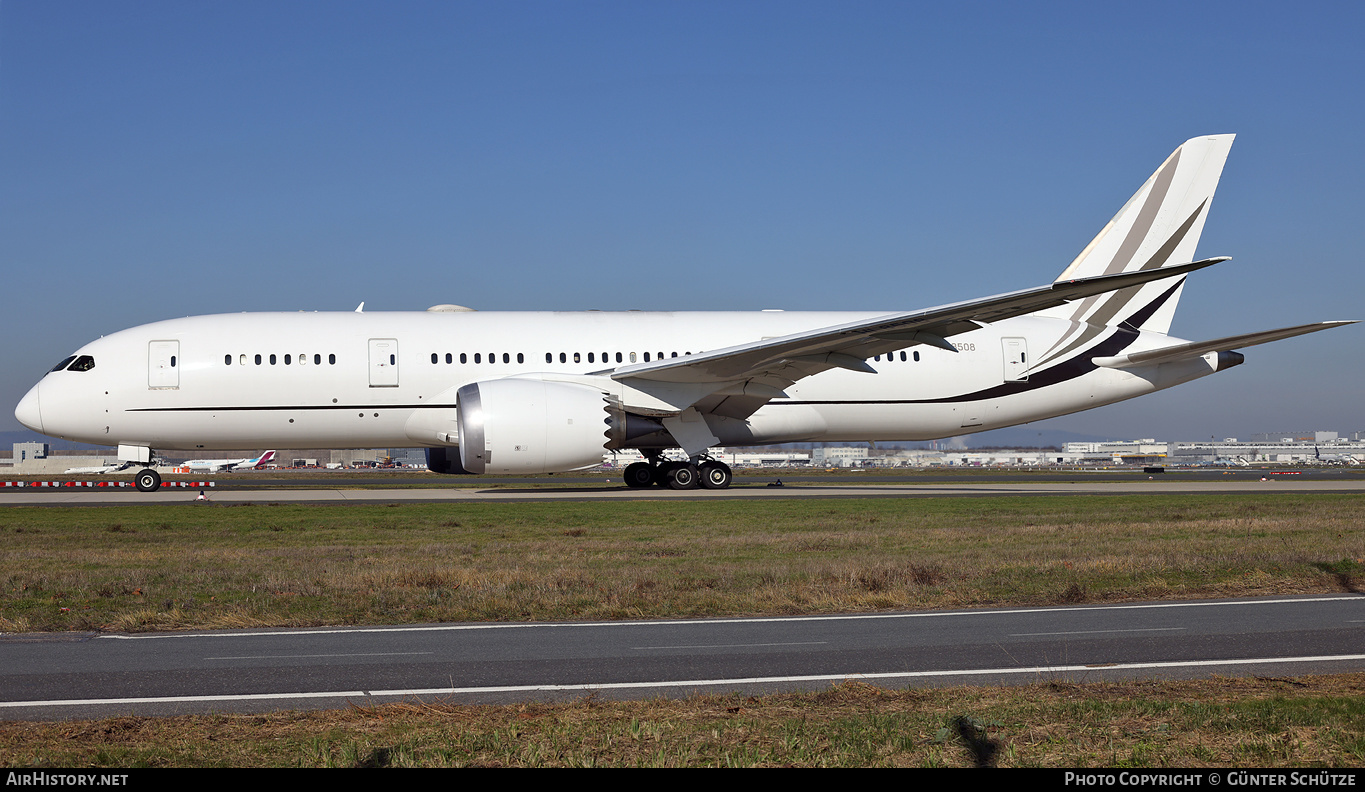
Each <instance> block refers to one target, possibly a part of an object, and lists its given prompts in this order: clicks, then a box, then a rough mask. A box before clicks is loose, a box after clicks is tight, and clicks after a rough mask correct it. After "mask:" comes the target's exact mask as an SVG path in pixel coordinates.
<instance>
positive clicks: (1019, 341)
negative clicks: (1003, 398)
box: [1000, 338, 1028, 382]
mask: <svg viewBox="0 0 1365 792" xmlns="http://www.w3.org/2000/svg"><path fill="white" fill-rule="evenodd" d="M1000 343H1001V345H1002V346H1003V347H1004V352H1005V382H1028V341H1027V340H1025V339H1023V338H1002V339H1000Z"/></svg>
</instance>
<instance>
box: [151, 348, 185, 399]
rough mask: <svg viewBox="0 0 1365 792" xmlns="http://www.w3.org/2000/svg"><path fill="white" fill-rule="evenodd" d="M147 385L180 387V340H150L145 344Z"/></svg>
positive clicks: (165, 387) (153, 386)
mask: <svg viewBox="0 0 1365 792" xmlns="http://www.w3.org/2000/svg"><path fill="white" fill-rule="evenodd" d="M147 387H148V388H150V389H163V390H165V389H172V388H179V387H180V342H179V341H152V342H151V343H149V344H148V345H147Z"/></svg>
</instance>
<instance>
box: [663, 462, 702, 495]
mask: <svg viewBox="0 0 1365 792" xmlns="http://www.w3.org/2000/svg"><path fill="white" fill-rule="evenodd" d="M700 478H701V475H700V473H699V472H698V471H697V467H696V465H689V464H687V463H684V462H678V463H675V464H673V465H670V466H669V467H668V469H667V470H665V471H664V474H663V482H664V484H665V485H666V486H667V487H668V488H669V489H675V490H686V489H693V488H695V487H696V486H697V481H698V479H700Z"/></svg>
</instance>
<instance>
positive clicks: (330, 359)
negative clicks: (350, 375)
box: [327, 355, 337, 366]
mask: <svg viewBox="0 0 1365 792" xmlns="http://www.w3.org/2000/svg"><path fill="white" fill-rule="evenodd" d="M336 364H337V356H336V355H328V356H327V365H329V366H335V365H336Z"/></svg>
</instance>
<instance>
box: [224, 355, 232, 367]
mask: <svg viewBox="0 0 1365 792" xmlns="http://www.w3.org/2000/svg"><path fill="white" fill-rule="evenodd" d="M223 365H224V366H231V365H232V355H223Z"/></svg>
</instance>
